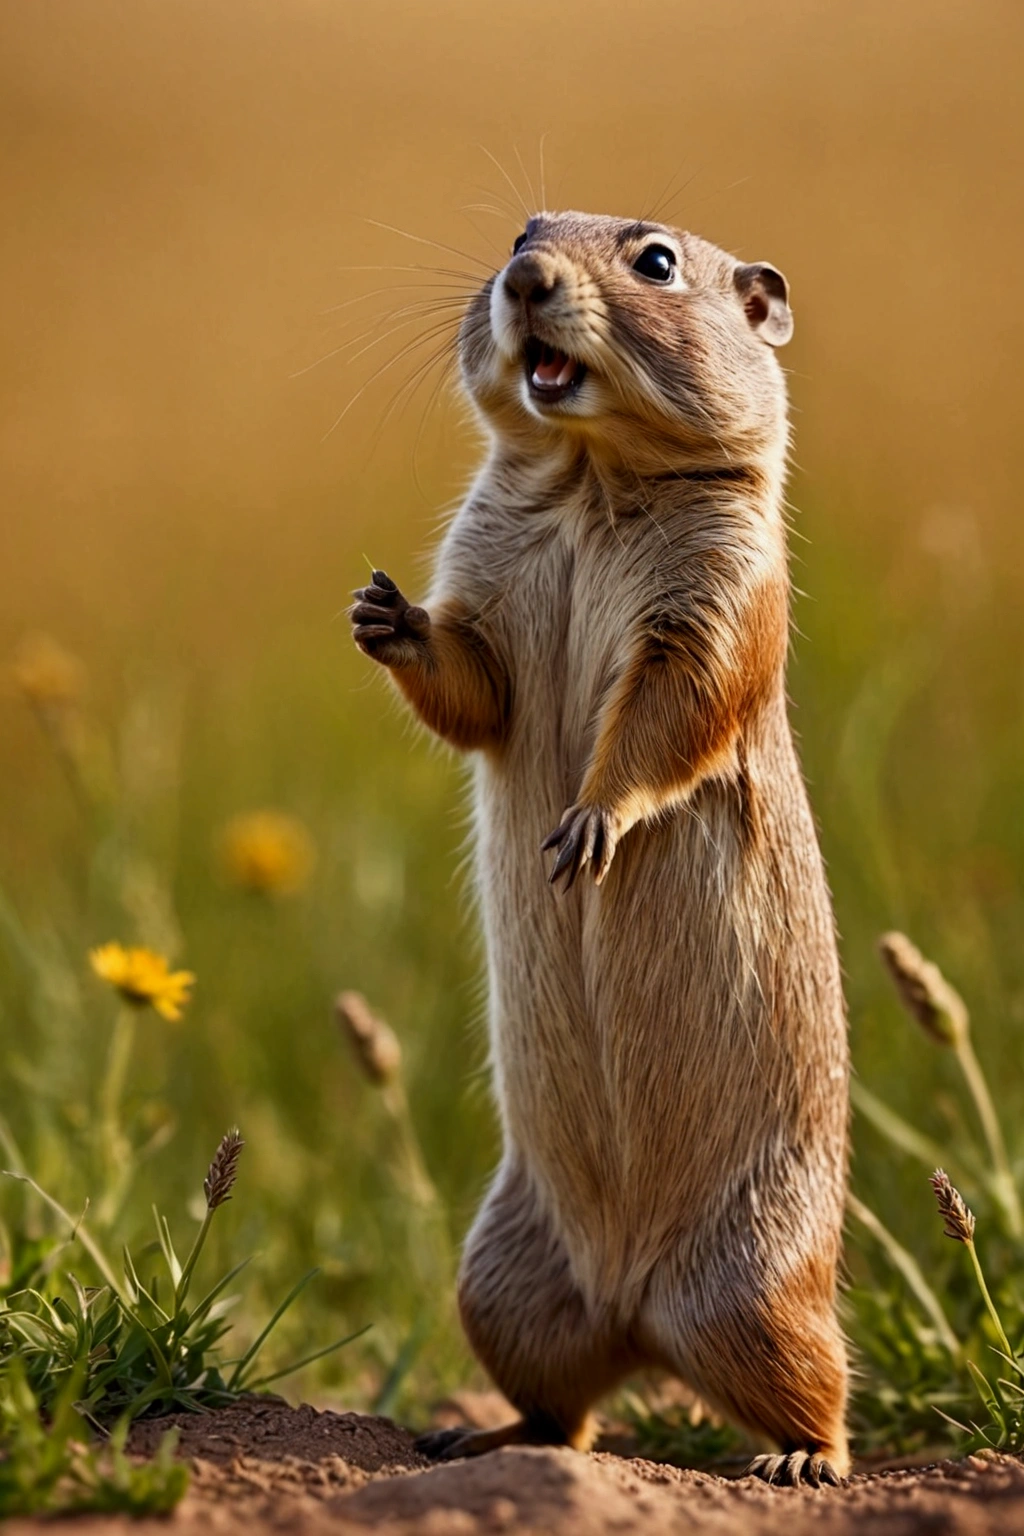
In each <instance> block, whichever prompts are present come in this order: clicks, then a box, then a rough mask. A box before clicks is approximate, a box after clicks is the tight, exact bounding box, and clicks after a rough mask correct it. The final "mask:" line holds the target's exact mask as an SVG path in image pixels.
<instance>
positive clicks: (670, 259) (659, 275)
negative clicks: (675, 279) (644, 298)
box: [633, 245, 676, 283]
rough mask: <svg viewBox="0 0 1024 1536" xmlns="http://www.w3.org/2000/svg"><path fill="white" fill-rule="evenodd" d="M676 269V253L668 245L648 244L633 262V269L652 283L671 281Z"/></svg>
mask: <svg viewBox="0 0 1024 1536" xmlns="http://www.w3.org/2000/svg"><path fill="white" fill-rule="evenodd" d="M675 270H676V253H675V251H670V250H669V248H668V246H667V245H648V246H646V247H645V249H644V250H642V251H641V252H640V255H639V256H638V257H637V259H636V261H634V263H633V271H634V272H639V273H640V276H641V277H649V278H650V279H651V282H652V283H670V282H671V281H672V274H673V272H674V271H675Z"/></svg>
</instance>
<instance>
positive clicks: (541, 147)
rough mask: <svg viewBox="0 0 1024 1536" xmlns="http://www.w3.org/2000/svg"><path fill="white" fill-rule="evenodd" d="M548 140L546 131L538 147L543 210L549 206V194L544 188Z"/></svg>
mask: <svg viewBox="0 0 1024 1536" xmlns="http://www.w3.org/2000/svg"><path fill="white" fill-rule="evenodd" d="M546 138H547V131H546V130H545V131H544V133H542V134H541V136H540V143H539V144H538V145H537V159H538V160H539V161H540V205H541V207H542V208H546V207H547V205H548V199H547V192H546V191H545V188H544V140H545V139H546Z"/></svg>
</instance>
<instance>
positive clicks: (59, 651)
mask: <svg viewBox="0 0 1024 1536" xmlns="http://www.w3.org/2000/svg"><path fill="white" fill-rule="evenodd" d="M11 677H12V680H13V682H14V686H15V687H16V688H17V690H18V692H19V693H20V694H21V696H22V698H23V699H25V700H26V702H27V703H29V704H31V705H32V706H33V707H34V708H36V709H40V710H54V709H58V708H66V707H67V706H68V705H70V704H74V703H76V702H77V701H78V699H79V698H80V697H81V695H82V692H83V689H84V686H85V669H84V668H83V666H82V664H81V662H80V661H79V660H78V659H77V657H75V656H72V655H71V654H70V653H69V652H68V651H66V650H64V648H63V646H61V645H58V644H57V641H56V640H53V639H51V637H50V636H49V635H26V636H25V638H24V639H23V640H22V642H21V644H20V645H19V646H18V649H17V651H16V652H15V656H14V662H13V664H12V667H11Z"/></svg>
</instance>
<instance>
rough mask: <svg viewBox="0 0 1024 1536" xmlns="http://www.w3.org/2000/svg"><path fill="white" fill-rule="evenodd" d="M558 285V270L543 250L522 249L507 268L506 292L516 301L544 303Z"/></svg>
mask: <svg viewBox="0 0 1024 1536" xmlns="http://www.w3.org/2000/svg"><path fill="white" fill-rule="evenodd" d="M557 286H558V270H557V268H556V266H555V263H554V262H553V261H552V260H551V258H550V256H547V255H545V253H544V252H543V251H520V253H519V255H518V256H513V258H512V260H511V261H510V262H509V264H508V266H507V267H506V268H505V292H506V293H507V294H508V296H509V298H510V299H512V301H513V302H515V301H516V300H517V299H521V300H523V302H524V303H526V304H543V303H544V301H545V300H546V299H550V297H551V295H552V294H553V293H554V291H555V289H556V288H557Z"/></svg>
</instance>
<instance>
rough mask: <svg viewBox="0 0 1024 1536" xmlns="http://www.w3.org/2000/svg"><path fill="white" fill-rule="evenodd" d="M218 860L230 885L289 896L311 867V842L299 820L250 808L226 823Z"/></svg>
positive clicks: (273, 812)
mask: <svg viewBox="0 0 1024 1536" xmlns="http://www.w3.org/2000/svg"><path fill="white" fill-rule="evenodd" d="M219 853H220V863H221V867H222V869H223V871H224V874H225V876H226V877H227V879H228V880H229V881H230V882H231V884H232V885H237V886H239V887H240V888H241V889H242V890H246V891H255V892H257V893H259V894H260V895H263V896H292V895H295V893H296V892H298V891H301V890H302V888H303V886H305V884H306V882H307V881H308V879H309V877H310V874H311V873H312V870H313V865H314V863H315V859H316V855H315V851H314V848H313V841H312V838H311V837H310V835H309V833H308V832H307V831H306V828H305V827H304V826H303V824H302V822H301V821H299V820H298V819H297V817H295V816H289V815H287V814H286V813H285V812H284V811H269V810H264V811H250V812H248V813H247V814H245V815H242V816H235V817H233V819H232V820H231V821H229V822H228V823H227V825H226V826H225V828H224V829H223V831H222V833H221V835H220V839H219Z"/></svg>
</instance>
